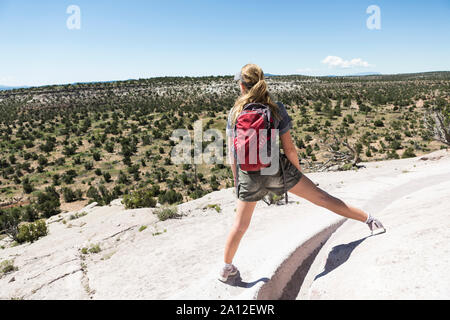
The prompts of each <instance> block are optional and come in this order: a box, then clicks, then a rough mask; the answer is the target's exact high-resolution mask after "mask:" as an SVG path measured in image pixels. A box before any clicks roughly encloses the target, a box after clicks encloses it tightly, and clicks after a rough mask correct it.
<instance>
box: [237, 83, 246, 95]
mask: <svg viewBox="0 0 450 320" xmlns="http://www.w3.org/2000/svg"><path fill="white" fill-rule="evenodd" d="M239 84H240V86H241V92H242V93H245V92H247V88H246V87H245V86H244V84H243V83H242V82H240V81H239Z"/></svg>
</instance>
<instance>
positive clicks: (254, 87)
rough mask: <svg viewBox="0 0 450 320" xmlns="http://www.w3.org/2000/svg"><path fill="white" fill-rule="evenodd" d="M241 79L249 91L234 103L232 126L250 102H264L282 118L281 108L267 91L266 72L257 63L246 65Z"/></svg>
mask: <svg viewBox="0 0 450 320" xmlns="http://www.w3.org/2000/svg"><path fill="white" fill-rule="evenodd" d="M241 79H242V80H241V81H242V84H243V85H244V87H246V89H247V91H246V92H244V94H242V95H241V96H240V97H239V98H238V99H237V100H236V102H235V103H234V107H233V109H232V110H231V123H232V126H234V124H235V123H236V119H237V117H238V116H239V114H240V113H241V112H242V110H243V109H244V107H245V106H246V105H247V104H249V103H262V104H265V105H268V106H269V108H270V111H271V112H272V114H273V115H274V117H275V118H277V119H278V120H280V108H279V106H278V105H277V104H276V103H275V102H273V100H272V98H271V96H270V94H269V92H268V91H267V83H266V81H265V80H264V73H263V71H262V70H261V68H260V67H258V66H257V65H255V64H248V65H246V66H244V67H243V68H242V70H241Z"/></svg>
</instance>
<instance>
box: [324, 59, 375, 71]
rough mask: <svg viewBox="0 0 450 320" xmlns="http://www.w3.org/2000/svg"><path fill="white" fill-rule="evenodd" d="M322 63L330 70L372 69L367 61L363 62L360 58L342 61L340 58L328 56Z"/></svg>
mask: <svg viewBox="0 0 450 320" xmlns="http://www.w3.org/2000/svg"><path fill="white" fill-rule="evenodd" d="M322 63H323V64H326V65H328V66H329V67H330V68H343V69H348V68H356V67H363V68H368V67H372V66H371V65H370V64H369V63H368V62H367V61H364V60H362V59H361V58H355V59H352V60H344V59H342V58H341V57H336V56H328V57H326V58H325V59H323V60H322Z"/></svg>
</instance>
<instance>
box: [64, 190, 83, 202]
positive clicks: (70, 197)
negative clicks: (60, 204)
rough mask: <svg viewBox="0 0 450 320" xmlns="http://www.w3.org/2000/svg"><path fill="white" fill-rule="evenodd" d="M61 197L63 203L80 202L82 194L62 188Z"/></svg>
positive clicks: (79, 191) (78, 191)
mask: <svg viewBox="0 0 450 320" xmlns="http://www.w3.org/2000/svg"><path fill="white" fill-rule="evenodd" d="M63 196H64V201H65V202H68V203H70V202H75V201H78V200H82V198H83V192H82V191H81V190H79V189H78V190H75V191H73V190H72V189H71V188H63Z"/></svg>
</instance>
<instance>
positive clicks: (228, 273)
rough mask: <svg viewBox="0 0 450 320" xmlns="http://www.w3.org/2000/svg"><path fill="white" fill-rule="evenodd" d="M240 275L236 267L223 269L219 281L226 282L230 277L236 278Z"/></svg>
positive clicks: (231, 266)
mask: <svg viewBox="0 0 450 320" xmlns="http://www.w3.org/2000/svg"><path fill="white" fill-rule="evenodd" d="M237 273H238V269H237V268H236V267H235V266H234V265H230V266H225V267H223V269H222V271H221V272H220V275H219V280H220V281H222V282H226V281H227V280H228V278H229V277H232V276H235V275H236V274H237Z"/></svg>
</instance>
